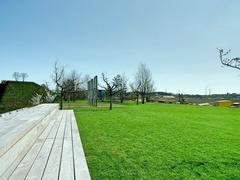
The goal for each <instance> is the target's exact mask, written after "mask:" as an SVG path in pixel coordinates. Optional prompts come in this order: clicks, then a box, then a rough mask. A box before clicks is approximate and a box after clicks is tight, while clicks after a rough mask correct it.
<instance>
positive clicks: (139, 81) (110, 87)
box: [102, 63, 154, 110]
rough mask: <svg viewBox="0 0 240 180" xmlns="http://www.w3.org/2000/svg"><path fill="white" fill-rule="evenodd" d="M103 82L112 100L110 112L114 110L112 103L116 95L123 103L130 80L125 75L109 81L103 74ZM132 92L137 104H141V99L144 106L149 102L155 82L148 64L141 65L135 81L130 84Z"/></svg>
mask: <svg viewBox="0 0 240 180" xmlns="http://www.w3.org/2000/svg"><path fill="white" fill-rule="evenodd" d="M102 79H103V82H104V83H105V86H102V87H103V88H104V89H105V91H106V92H107V94H108V96H109V98H110V110H111V109H112V101H113V97H114V96H115V95H118V97H119V99H120V101H121V103H123V100H124V98H125V95H126V93H127V90H128V85H127V83H128V79H127V78H126V76H125V74H123V75H119V74H118V75H116V76H115V77H114V78H113V79H112V80H109V79H108V78H107V76H106V74H104V73H103V74H102ZM129 86H130V91H131V92H132V93H133V95H134V96H135V99H136V102H137V104H139V99H140V98H141V102H142V104H144V103H145V101H149V98H150V94H151V93H152V92H153V91H154V81H153V78H152V73H151V71H150V69H149V68H148V67H147V65H146V64H143V63H141V64H140V65H139V66H138V70H137V73H136V74H135V77H134V80H133V82H132V83H130V84H129Z"/></svg>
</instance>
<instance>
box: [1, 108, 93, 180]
mask: <svg viewBox="0 0 240 180" xmlns="http://www.w3.org/2000/svg"><path fill="white" fill-rule="evenodd" d="M13 117H14V116H13ZM0 133H1V132H0ZM27 134H29V133H27ZM25 136H26V135H25ZM11 149H12V148H10V149H9V150H11ZM9 150H8V151H9ZM3 156H4V155H3ZM3 156H2V157H3ZM2 157H0V163H1V158H2ZM3 158H4V157H3ZM11 167H14V168H12V171H11V172H8V170H7V171H6V172H7V173H6V172H5V173H3V175H2V176H1V178H0V179H10V180H25V179H26V180H30V179H31V180H33V179H34V180H35V179H36V180H38V179H39V180H40V179H49V180H55V179H56V180H57V179H60V180H80V179H81V180H85V179H86V180H87V179H90V175H89V171H88V167H87V163H86V159H85V155H84V151H83V147H82V144H81V140H80V136H79V131H78V127H77V123H76V120H75V116H74V113H73V111H72V110H63V111H57V112H56V113H54V114H53V115H52V116H51V117H50V118H48V123H47V125H46V126H45V128H44V129H43V131H42V132H41V133H40V134H39V135H38V137H37V138H36V140H35V141H34V143H33V144H32V145H31V147H30V148H29V149H28V151H27V153H25V154H24V156H22V158H21V160H20V161H19V163H18V164H17V165H14V166H11Z"/></svg>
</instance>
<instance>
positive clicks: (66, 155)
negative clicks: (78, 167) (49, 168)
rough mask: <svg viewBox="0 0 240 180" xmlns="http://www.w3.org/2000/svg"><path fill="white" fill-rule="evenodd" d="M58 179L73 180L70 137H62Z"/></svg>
mask: <svg viewBox="0 0 240 180" xmlns="http://www.w3.org/2000/svg"><path fill="white" fill-rule="evenodd" d="M59 179H60V180H74V168H73V151H72V139H71V138H64V142H63V152H62V159H61V167H60V173H59Z"/></svg>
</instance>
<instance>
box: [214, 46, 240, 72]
mask: <svg viewBox="0 0 240 180" xmlns="http://www.w3.org/2000/svg"><path fill="white" fill-rule="evenodd" d="M218 51H219V56H220V60H221V63H222V64H223V65H225V66H228V67H231V68H235V69H239V70H240V58H239V57H236V58H226V56H227V55H228V54H229V53H230V52H231V49H229V50H228V51H226V52H224V50H223V49H218Z"/></svg>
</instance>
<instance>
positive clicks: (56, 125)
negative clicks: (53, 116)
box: [47, 111, 63, 139]
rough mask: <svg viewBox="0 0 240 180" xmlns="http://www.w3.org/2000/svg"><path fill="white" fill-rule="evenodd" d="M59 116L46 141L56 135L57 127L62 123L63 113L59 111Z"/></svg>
mask: <svg viewBox="0 0 240 180" xmlns="http://www.w3.org/2000/svg"><path fill="white" fill-rule="evenodd" d="M58 114H59V119H57V120H56V122H55V124H54V126H53V128H52V130H51V131H50V133H49V135H48V137H47V138H48V139H54V138H56V134H57V133H58V129H59V126H60V125H61V123H63V120H62V119H63V112H62V111H59V112H58Z"/></svg>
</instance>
